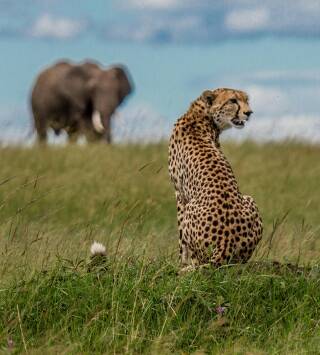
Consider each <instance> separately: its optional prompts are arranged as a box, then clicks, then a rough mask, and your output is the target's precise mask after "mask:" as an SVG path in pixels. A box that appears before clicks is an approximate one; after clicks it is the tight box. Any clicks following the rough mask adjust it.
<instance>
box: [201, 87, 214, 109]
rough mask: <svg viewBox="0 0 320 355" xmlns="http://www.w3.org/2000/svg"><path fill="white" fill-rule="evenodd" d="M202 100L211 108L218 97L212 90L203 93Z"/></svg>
mask: <svg viewBox="0 0 320 355" xmlns="http://www.w3.org/2000/svg"><path fill="white" fill-rule="evenodd" d="M201 97H202V100H203V101H204V102H205V103H206V104H207V105H209V106H211V105H212V104H213V102H214V100H215V99H216V97H217V95H216V94H215V93H214V92H213V91H211V90H206V91H204V92H203V93H202V95H201Z"/></svg>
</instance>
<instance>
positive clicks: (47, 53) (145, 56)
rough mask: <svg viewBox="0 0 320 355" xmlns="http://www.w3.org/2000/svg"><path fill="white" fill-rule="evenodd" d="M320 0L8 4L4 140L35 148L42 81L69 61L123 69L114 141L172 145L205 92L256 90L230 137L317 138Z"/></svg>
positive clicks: (31, 0) (3, 20)
mask: <svg viewBox="0 0 320 355" xmlns="http://www.w3.org/2000/svg"><path fill="white" fill-rule="evenodd" d="M319 18H320V0H295V1H292V0H282V1H280V0H268V1H261V0H216V1H212V0H184V1H182V0H105V1H102V0H90V1H89V0H69V1H62V0H0V140H1V141H3V142H4V141H6V142H14V141H17V140H20V139H29V138H30V136H31V133H32V127H31V122H32V121H31V114H30V110H29V96H30V90H31V88H32V85H33V82H34V80H35V77H36V75H37V74H38V73H39V71H40V70H41V69H43V68H44V67H46V66H48V65H50V64H52V63H54V62H55V61H57V60H59V59H61V58H64V59H66V58H67V59H71V60H74V61H81V60H84V59H94V60H97V61H99V62H100V63H101V64H103V65H106V66H108V65H112V64H116V63H122V64H125V65H126V66H127V67H128V69H129V71H130V73H131V76H132V78H133V81H134V84H135V92H134V94H133V95H132V96H131V97H129V98H128V99H127V100H126V102H125V104H124V105H123V106H122V107H121V108H120V109H119V110H118V113H117V115H116V116H115V117H114V120H113V131H114V136H115V140H116V141H121V140H122V141H123V140H141V139H145V140H157V139H160V138H163V137H167V136H168V134H169V132H170V129H171V127H172V125H173V123H174V121H175V120H176V119H177V118H178V117H179V116H180V115H181V114H182V113H184V112H185V111H186V110H187V108H188V106H189V104H190V102H191V101H192V100H193V99H195V98H196V97H198V96H199V95H200V94H201V92H202V91H204V90H206V89H214V88H217V87H232V88H235V89H242V90H245V91H247V92H248V93H249V96H250V102H251V106H252V109H253V111H254V115H253V116H252V120H250V122H249V123H248V125H247V127H245V128H244V129H243V130H233V131H232V130H230V132H227V134H226V137H229V138H230V137H231V138H233V139H244V138H247V137H250V138H253V139H256V140H258V141H259V140H269V139H283V138H286V137H296V138H298V139H304V140H308V141H310V140H311V141H320V109H319V101H320V21H319Z"/></svg>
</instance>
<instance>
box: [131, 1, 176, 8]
mask: <svg viewBox="0 0 320 355" xmlns="http://www.w3.org/2000/svg"><path fill="white" fill-rule="evenodd" d="M125 4H126V5H127V6H131V7H137V8H142V9H156V10H161V9H171V8H175V7H177V6H179V4H181V2H180V1H179V0H127V1H125Z"/></svg>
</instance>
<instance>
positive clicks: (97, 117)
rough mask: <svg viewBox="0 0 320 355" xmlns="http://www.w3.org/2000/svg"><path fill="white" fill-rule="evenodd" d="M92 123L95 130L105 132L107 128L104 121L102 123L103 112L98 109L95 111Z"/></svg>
mask: <svg viewBox="0 0 320 355" xmlns="http://www.w3.org/2000/svg"><path fill="white" fill-rule="evenodd" d="M92 125H93V128H94V130H95V131H96V132H98V133H103V132H105V130H106V129H105V127H104V125H103V123H102V119H101V114H100V112H99V111H97V110H95V111H93V114H92Z"/></svg>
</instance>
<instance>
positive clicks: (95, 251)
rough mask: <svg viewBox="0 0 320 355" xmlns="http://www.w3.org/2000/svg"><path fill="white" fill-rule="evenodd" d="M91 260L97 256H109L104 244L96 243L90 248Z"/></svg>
mask: <svg viewBox="0 0 320 355" xmlns="http://www.w3.org/2000/svg"><path fill="white" fill-rule="evenodd" d="M90 253H91V258H94V257H96V256H107V252H106V247H105V246H104V245H103V244H102V243H98V242H96V241H94V242H93V243H92V244H91V247H90Z"/></svg>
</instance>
